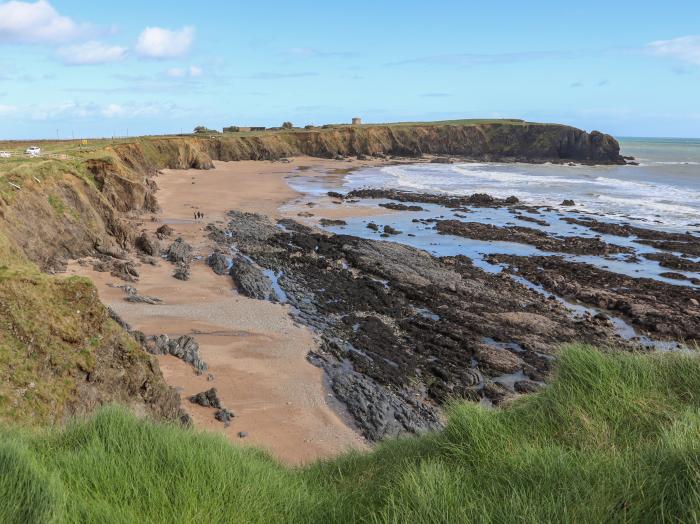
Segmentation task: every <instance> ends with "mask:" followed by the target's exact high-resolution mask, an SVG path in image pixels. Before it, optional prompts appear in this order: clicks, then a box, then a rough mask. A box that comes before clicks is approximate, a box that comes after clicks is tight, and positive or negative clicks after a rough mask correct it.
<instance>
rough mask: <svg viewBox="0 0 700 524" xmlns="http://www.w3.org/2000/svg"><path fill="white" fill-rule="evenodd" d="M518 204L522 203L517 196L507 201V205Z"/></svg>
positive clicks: (510, 197)
mask: <svg viewBox="0 0 700 524" xmlns="http://www.w3.org/2000/svg"><path fill="white" fill-rule="evenodd" d="M518 202H520V200H519V199H518V197H516V196H509V197H508V198H506V199H505V203H506V204H517V203H518Z"/></svg>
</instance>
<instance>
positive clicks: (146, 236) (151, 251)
mask: <svg viewBox="0 0 700 524" xmlns="http://www.w3.org/2000/svg"><path fill="white" fill-rule="evenodd" d="M135 244H136V249H138V250H139V251H141V252H142V253H145V254H146V255H149V256H152V257H155V256H158V255H160V242H159V241H158V239H157V238H156V237H155V236H154V235H151V234H150V233H147V232H145V231H144V232H142V233H141V235H139V237H138V238H137V239H136V242H135Z"/></svg>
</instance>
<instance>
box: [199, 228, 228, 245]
mask: <svg viewBox="0 0 700 524" xmlns="http://www.w3.org/2000/svg"><path fill="white" fill-rule="evenodd" d="M204 229H205V231H206V232H207V237H208V238H209V239H210V240H213V241H214V242H216V243H217V244H225V243H226V240H227V237H226V232H225V231H223V230H222V229H221V228H219V227H216V226H215V225H214V224H208V225H207V227H206V228H204Z"/></svg>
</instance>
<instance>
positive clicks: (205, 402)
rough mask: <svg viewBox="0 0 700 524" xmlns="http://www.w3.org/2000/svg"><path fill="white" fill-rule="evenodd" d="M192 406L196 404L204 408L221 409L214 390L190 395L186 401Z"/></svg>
mask: <svg viewBox="0 0 700 524" xmlns="http://www.w3.org/2000/svg"><path fill="white" fill-rule="evenodd" d="M188 400H189V401H190V402H192V404H197V405H199V406H203V407H205V408H216V409H221V400H220V399H219V395H218V393H217V391H216V388H211V389H208V390H206V391H202V392H201V393H197V394H196V395H192V396H191V397H189V399H188Z"/></svg>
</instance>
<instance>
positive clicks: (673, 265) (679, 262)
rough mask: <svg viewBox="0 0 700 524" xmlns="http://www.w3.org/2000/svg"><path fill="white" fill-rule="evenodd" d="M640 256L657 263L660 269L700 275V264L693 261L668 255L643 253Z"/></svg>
mask: <svg viewBox="0 0 700 524" xmlns="http://www.w3.org/2000/svg"><path fill="white" fill-rule="evenodd" d="M642 256H643V257H644V258H646V259H647V260H655V261H657V262H658V263H659V265H660V266H661V267H667V268H670V269H678V270H680V271H694V272H696V273H700V262H695V261H694V260H689V259H687V258H683V257H677V256H675V255H672V254H670V253H644V254H643V255H642ZM698 276H700V275H698Z"/></svg>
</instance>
